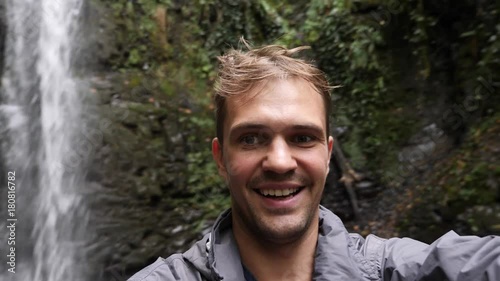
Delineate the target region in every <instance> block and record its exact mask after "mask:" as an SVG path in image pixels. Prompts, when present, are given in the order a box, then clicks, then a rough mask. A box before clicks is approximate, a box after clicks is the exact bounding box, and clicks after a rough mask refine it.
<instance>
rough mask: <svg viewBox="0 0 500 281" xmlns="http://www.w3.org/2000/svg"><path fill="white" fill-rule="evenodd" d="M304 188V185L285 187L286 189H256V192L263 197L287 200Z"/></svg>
mask: <svg viewBox="0 0 500 281" xmlns="http://www.w3.org/2000/svg"><path fill="white" fill-rule="evenodd" d="M303 189H304V187H303V186H301V187H297V188H285V189H255V192H256V193H257V194H259V195H261V196H263V197H266V198H270V199H275V200H286V199H290V198H292V197H294V196H295V195H297V194H299V192H301V191H302V190H303Z"/></svg>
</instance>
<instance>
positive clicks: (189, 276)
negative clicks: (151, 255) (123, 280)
mask: <svg viewBox="0 0 500 281" xmlns="http://www.w3.org/2000/svg"><path fill="white" fill-rule="evenodd" d="M198 277H199V273H197V272H196V270H195V269H194V268H193V267H192V266H191V265H190V264H189V262H188V261H186V260H185V259H184V258H183V256H182V254H174V255H171V256H170V257H168V258H167V259H163V258H158V259H157V260H156V261H155V262H154V263H152V264H150V265H149V266H147V267H145V268H144V269H142V270H141V271H139V272H137V273H136V274H134V275H133V276H132V277H130V278H129V279H128V280H127V281H170V280H201V278H198Z"/></svg>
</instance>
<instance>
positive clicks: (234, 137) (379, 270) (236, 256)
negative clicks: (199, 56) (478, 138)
mask: <svg viewBox="0 0 500 281" xmlns="http://www.w3.org/2000/svg"><path fill="white" fill-rule="evenodd" d="M242 43H243V45H245V46H246V47H247V48H248V49H249V50H248V51H240V50H231V51H229V52H228V53H227V54H226V55H224V56H222V57H220V58H219V60H220V65H221V66H220V71H219V79H218V82H217V86H216V91H215V92H216V95H215V103H216V119H217V138H215V139H214V140H213V142H212V152H213V157H214V160H215V161H216V163H217V167H218V170H219V174H220V175H221V176H222V177H223V178H224V179H225V181H226V183H227V186H228V188H229V190H230V194H231V209H230V210H227V211H225V212H223V213H222V214H221V215H220V217H219V218H218V219H217V221H216V222H215V224H214V226H213V228H212V231H211V233H209V234H207V235H206V236H205V237H204V238H203V239H202V240H200V241H198V242H197V243H196V244H195V245H194V246H193V247H192V248H191V249H189V250H188V251H187V252H185V253H183V254H175V255H172V256H170V257H169V258H167V259H162V258H159V259H158V260H157V261H156V262H155V263H153V264H152V265H150V266H148V267H147V268H145V269H143V270H142V271H140V272H138V273H137V274H135V275H134V276H133V277H132V278H131V279H129V280H130V281H138V280H144V281H153V280H157V281H159V280H225V281H233V280H234V281H241V280H243V281H245V280H246V281H252V280H260V281H265V280H273V281H274V280H287V281H288V280H387V281H389V280H392V281H397V280H412V281H413V280H457V281H458V280H462V281H465V280H470V281H477V280H500V238H499V237H494V236H489V237H484V238H479V237H460V236H458V235H456V234H455V233H454V232H449V233H448V234H446V235H444V236H443V237H441V238H440V239H439V240H437V241H436V242H434V243H433V244H432V245H427V244H424V243H421V242H418V241H415V240H412V239H408V238H404V239H399V238H392V239H388V240H386V239H381V238H378V237H376V236H374V235H370V236H368V237H367V238H366V239H363V238H362V237H361V236H359V235H357V234H349V233H348V232H347V231H346V229H345V227H344V226H343V224H342V222H341V221H340V219H339V218H338V217H337V216H335V215H334V214H333V213H332V212H330V211H329V210H327V209H325V208H323V207H321V206H320V200H321V195H322V193H323V189H324V184H325V179H326V176H327V173H328V166H329V159H330V155H331V153H332V145H333V138H332V137H331V136H330V135H329V131H328V127H329V126H328V124H329V116H330V93H329V91H330V87H329V86H328V83H327V80H326V78H325V76H324V74H323V73H322V72H321V71H319V70H318V69H317V68H316V67H314V66H313V65H311V64H309V63H307V62H306V61H304V60H301V59H297V58H294V57H293V56H294V55H295V54H296V53H297V52H299V51H300V50H302V49H304V48H296V49H291V50H289V49H286V48H284V47H281V46H274V45H272V46H265V47H262V48H259V49H252V48H251V47H250V46H248V44H247V43H246V42H245V41H244V40H242Z"/></svg>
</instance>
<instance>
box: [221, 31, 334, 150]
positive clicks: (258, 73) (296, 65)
mask: <svg viewBox="0 0 500 281" xmlns="http://www.w3.org/2000/svg"><path fill="white" fill-rule="evenodd" d="M240 43H242V44H243V45H244V46H245V47H246V48H247V49H248V51H242V50H235V49H231V50H229V51H228V52H227V53H226V54H224V55H222V56H219V57H217V58H218V60H219V63H220V64H219V75H218V78H217V81H216V83H215V95H214V100H215V119H216V127H217V138H218V139H219V142H220V143H221V144H222V139H223V126H224V119H225V117H226V99H227V98H228V97H232V96H238V95H246V94H248V93H250V92H252V90H253V89H254V88H255V87H256V86H257V85H260V84H261V82H264V81H267V80H272V79H288V78H301V79H304V80H305V81H307V82H309V83H310V84H311V85H312V86H313V88H314V89H315V90H316V91H317V92H318V93H319V94H321V96H322V98H323V102H324V106H325V113H326V114H325V115H326V116H325V118H326V127H327V128H326V133H327V136H328V135H329V129H328V127H329V126H328V124H329V116H330V112H331V99H330V89H332V88H333V87H330V86H329V84H328V80H327V79H326V76H325V74H324V73H323V72H322V71H321V70H319V69H318V68H317V67H315V66H314V65H312V64H311V63H309V62H306V61H305V60H303V59H298V58H294V57H293V56H294V55H295V54H297V53H298V52H300V51H302V50H305V49H309V47H307V46H302V47H297V48H293V49H287V48H286V47H283V46H279V45H268V46H264V47H261V48H257V49H254V48H252V47H251V46H250V45H249V43H248V42H247V41H246V40H245V39H244V38H241V39H240Z"/></svg>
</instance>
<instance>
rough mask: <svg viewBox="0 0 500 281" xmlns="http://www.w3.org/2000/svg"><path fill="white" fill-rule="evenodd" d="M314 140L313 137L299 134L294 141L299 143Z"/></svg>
mask: <svg viewBox="0 0 500 281" xmlns="http://www.w3.org/2000/svg"><path fill="white" fill-rule="evenodd" d="M313 140H314V138H313V137H311V136H307V135H298V136H295V138H294V142H297V143H308V142H311V141H313Z"/></svg>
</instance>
